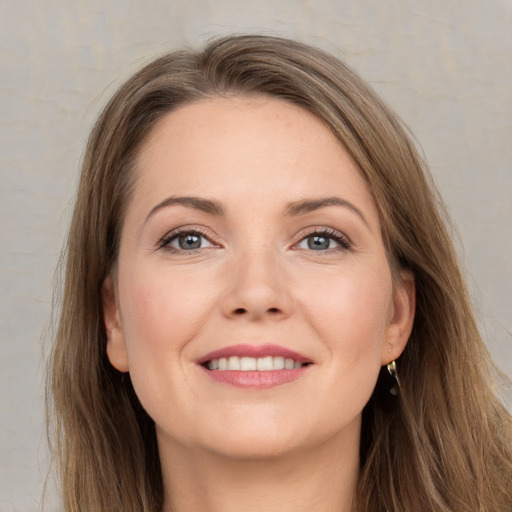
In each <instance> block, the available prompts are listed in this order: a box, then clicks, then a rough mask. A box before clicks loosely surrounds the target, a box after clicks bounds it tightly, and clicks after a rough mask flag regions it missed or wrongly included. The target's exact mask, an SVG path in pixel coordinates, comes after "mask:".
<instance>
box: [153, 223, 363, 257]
mask: <svg viewBox="0 0 512 512" xmlns="http://www.w3.org/2000/svg"><path fill="white" fill-rule="evenodd" d="M182 235H193V236H194V235H195V236H198V237H200V238H204V239H206V240H207V241H208V242H209V243H210V244H212V245H213V246H217V247H219V244H218V243H216V242H215V241H214V240H212V237H211V235H210V234H208V233H206V232H205V231H203V230H202V229H198V228H187V227H183V228H178V229H176V230H173V231H171V232H169V233H167V234H166V235H165V236H164V237H163V238H162V239H161V240H160V241H159V242H158V245H157V249H164V250H166V251H169V252H173V253H183V254H193V253H195V252H197V251H199V250H201V249H206V248H207V247H199V248H197V249H190V250H187V249H177V248H175V247H171V245H170V244H171V242H173V241H174V240H176V239H177V238H178V237H180V236H182ZM312 236H317V237H324V238H327V239H329V240H334V242H336V243H337V244H338V247H332V248H331V247H329V248H327V249H324V250H314V249H304V250H309V251H311V252H318V253H326V252H329V253H332V252H343V251H348V250H350V249H351V248H352V245H353V244H352V242H351V240H350V239H349V238H348V237H347V236H346V235H344V234H343V233H340V232H339V231H336V230H334V229H326V228H322V229H312V230H311V231H309V232H307V233H303V234H301V238H300V240H299V241H298V242H296V243H295V244H294V245H293V246H292V249H294V250H300V249H299V248H298V247H297V246H298V245H299V244H300V243H302V242H304V241H305V240H307V239H308V238H309V237H312Z"/></svg>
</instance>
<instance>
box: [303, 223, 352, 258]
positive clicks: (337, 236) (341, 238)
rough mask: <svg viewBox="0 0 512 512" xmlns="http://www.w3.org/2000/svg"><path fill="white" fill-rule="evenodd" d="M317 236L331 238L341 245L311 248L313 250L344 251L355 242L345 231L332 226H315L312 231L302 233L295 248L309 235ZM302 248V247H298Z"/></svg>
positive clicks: (322, 251)
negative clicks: (317, 248) (319, 248)
mask: <svg viewBox="0 0 512 512" xmlns="http://www.w3.org/2000/svg"><path fill="white" fill-rule="evenodd" d="M312 236H317V237H324V238H327V239H329V240H334V241H335V242H336V243H337V244H338V245H339V247H332V248H328V249H325V250H318V251H315V250H314V249H309V250H310V251H312V252H319V253H332V252H343V251H349V250H350V249H351V248H352V246H353V244H352V241H351V240H350V239H349V238H348V237H347V236H346V235H344V234H343V233H341V232H339V231H337V230H335V229H330V228H320V229H319V228H313V229H312V230H311V231H309V232H307V233H303V234H301V238H300V240H299V241H298V242H297V243H295V244H294V246H293V248H296V247H297V245H299V244H300V243H301V242H304V241H305V240H307V239H308V238H309V237H312ZM296 250H300V249H296Z"/></svg>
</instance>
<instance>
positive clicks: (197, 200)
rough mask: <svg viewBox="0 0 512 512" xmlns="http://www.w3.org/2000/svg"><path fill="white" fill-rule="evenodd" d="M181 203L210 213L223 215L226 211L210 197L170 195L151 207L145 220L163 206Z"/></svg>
mask: <svg viewBox="0 0 512 512" xmlns="http://www.w3.org/2000/svg"><path fill="white" fill-rule="evenodd" d="M174 205H180V206H185V207H187V208H194V209H195V210H200V211H202V212H205V213H209V214H210V215H216V216H218V215H222V214H223V213H224V209H223V208H222V206H221V205H220V204H219V203H217V202H215V201H211V200H209V199H203V198H202V197H192V196H186V197H181V196H170V197H168V198H166V199H164V200H163V201H161V202H160V203H158V204H157V205H156V206H155V207H153V208H152V209H151V211H150V212H149V213H148V216H147V217H146V220H145V222H147V221H148V220H149V218H150V217H151V216H153V215H154V214H155V213H156V212H157V211H159V210H161V209H162V208H167V207H169V206H174Z"/></svg>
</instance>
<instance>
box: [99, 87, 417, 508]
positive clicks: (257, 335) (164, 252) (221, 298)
mask: <svg viewBox="0 0 512 512" xmlns="http://www.w3.org/2000/svg"><path fill="white" fill-rule="evenodd" d="M137 169H138V171H137V172H138V176H137V181H136V184H135V188H134V193H133V196H132V198H131V200H130V203H129V205H128V208H127V213H126V218H125V220H124V224H123V230H122V237H121V246H120V253H119V261H118V267H117V275H116V278H115V283H116V285H115V286H114V285H113V284H112V281H111V280H110V279H109V280H107V281H106V283H105V287H104V317H105V325H106V329H107V337H108V344H107V351H108V355H109V358H110V361H111V363H112V364H113V365H114V366H115V367H116V368H117V369H118V370H120V371H123V372H130V376H131V379H132V382H133V384H134V387H135V390H136V392H137V394H138V396H139V399H140V401H141V403H142V404H143V406H144V407H145V409H146V410H147V412H148V413H149V414H150V416H151V417H152V418H153V419H154V421H155V424H156V428H157V437H158V443H159V449H160V457H161V460H162V468H163V475H164V485H165V488H166V494H165V510H166V511H171V510H173V511H181V510H183V511H185V510H187V511H191V510H192V511H195V510H198V511H199V510H202V511H204V510H208V511H223V512H227V511H232V510H233V511H235V510H244V511H251V510H255V511H256V510H258V511H261V510H265V509H266V510H278V509H279V510H280V511H281V512H285V511H287V510H293V511H294V512H297V511H300V510H308V511H316V510H318V511H322V512H328V511H330V510H332V511H334V510H336V511H338V512H339V511H349V510H351V502H352V498H353V493H354V488H355V485H356V481H357V475H358V467H359V439H360V428H361V412H362V409H363V407H364V405H365V404H366V403H367V401H368V399H369V398H370V396H371V393H372V390H373V388H374V386H375V383H376V379H377V376H378V373H379V370H380V367H381V366H382V365H385V364H387V363H388V362H390V361H392V360H393V359H396V358H397V357H398V356H399V355H400V353H401V352H402V350H403V349H404V347H405V344H406V342H407V339H408V337H409V334H410V330H411V328H412V322H413V317H414V281H413V278H412V276H411V275H409V274H408V273H405V272H404V273H403V274H402V279H401V281H400V282H399V283H393V282H392V278H391V271H390V268H389V264H388V259H387V257H386V252H385V248H384V245H383V241H382V236H381V226H380V221H379V216H378V213H377V209H376V206H375V204H374V201H373V199H372V196H371V194H370V193H369V191H368V188H367V186H366V184H365V182H364V180H363V179H362V177H361V175H360V172H359V171H358V169H357V166H356V165H355V163H354V162H353V161H352V159H351V158H350V156H349V155H348V153H347V152H346V151H345V150H344V149H343V148H342V147H341V145H340V144H339V143H338V142H337V141H336V139H335V138H334V137H333V135H332V134H331V133H330V132H329V131H328V130H327V128H325V126H324V125H323V124H322V123H321V122H320V121H319V120H318V119H317V118H315V117H314V116H313V115H311V114H310V113H308V112H306V111H304V110H302V109H300V108H299V107H297V106H294V105H291V104H288V103H286V102H284V101H281V100H277V99H271V98H266V97H259V96H255V97H249V98H247V97H232V98H214V99H208V100H204V101H201V102H198V103H194V104H191V105H187V106H184V107H181V108H179V109H178V110H176V111H174V112H172V113H170V114H168V115H166V116H165V117H164V118H163V119H162V120H161V121H160V122H159V124H158V125H157V126H156V128H155V129H154V130H153V132H152V133H151V134H150V136H149V138H148V140H147V142H146V144H145V146H144V148H143V149H142V151H141V154H140V155H139V162H138V168H137ZM178 196H179V197H195V198H201V199H207V200H209V201H214V202H215V203H216V204H218V205H219V207H221V208H222V210H223V212H222V214H219V213H218V212H216V213H214V212H208V211H203V210H201V209H198V208H195V207H194V206H193V205H192V204H171V205H167V206H162V207H157V205H161V203H162V202H163V201H165V200H166V199H167V198H169V197H178ZM334 196H335V197H337V198H341V199H342V200H343V201H345V202H347V204H348V205H347V204H331V205H327V206H322V207H316V208H313V209H311V208H310V210H311V211H304V209H303V210H302V211H299V212H298V211H293V212H291V210H290V204H292V203H293V204H295V205H297V203H298V202H301V201H305V200H318V199H325V198H332V197H334ZM155 207H156V208H155ZM297 209H298V208H295V210H297ZM182 227H183V228H184V229H186V230H188V231H194V230H196V231H197V230H198V231H199V232H200V234H199V235H198V236H201V237H203V236H204V238H200V239H196V240H200V241H201V244H202V246H201V247H200V248H197V249H195V250H192V251H190V250H188V251H187V250H183V249H181V248H180V243H179V239H178V238H176V237H174V238H172V235H173V230H174V231H175V230H176V229H178V228H182ZM326 231H327V232H328V233H327V234H326V233H325V232H326ZM169 233H171V234H169ZM313 233H317V235H318V234H319V235H318V236H321V237H323V238H322V241H323V242H325V243H324V245H323V246H322V248H321V249H320V250H317V249H315V248H311V246H310V245H308V240H309V241H311V240H312V239H311V238H309V239H308V237H311V236H312V235H313ZM162 240H164V242H162ZM337 240H338V241H337ZM326 244H327V245H328V247H326ZM313 247H315V246H313ZM240 343H243V344H249V345H258V344H263V343H273V344H277V345H281V346H283V347H286V348H289V349H292V350H294V351H296V352H299V353H301V354H303V355H305V356H306V357H307V358H308V360H310V361H311V362H312V363H313V364H311V365H310V366H309V367H308V368H307V370H306V371H305V372H304V373H303V375H302V376H301V377H300V378H299V379H297V380H294V381H293V382H289V383H286V384H283V385H280V386H276V387H272V388H270V389H240V388H238V387H234V386H230V385H227V384H225V383H219V382H215V381H214V380H213V379H211V378H210V377H209V376H208V373H207V372H206V371H205V370H204V368H201V367H200V366H199V365H198V364H197V361H198V359H200V358H201V357H202V356H204V355H205V354H207V353H209V352H211V351H213V350H217V349H220V348H224V347H227V346H230V345H235V344H240Z"/></svg>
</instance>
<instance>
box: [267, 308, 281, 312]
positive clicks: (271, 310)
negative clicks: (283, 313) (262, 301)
mask: <svg viewBox="0 0 512 512" xmlns="http://www.w3.org/2000/svg"><path fill="white" fill-rule="evenodd" d="M268 312H269V313H279V309H277V308H269V310H268Z"/></svg>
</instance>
